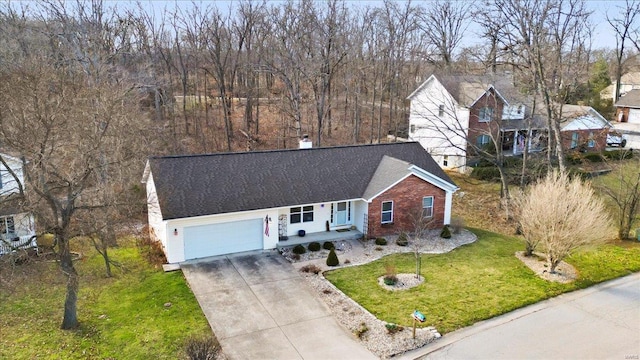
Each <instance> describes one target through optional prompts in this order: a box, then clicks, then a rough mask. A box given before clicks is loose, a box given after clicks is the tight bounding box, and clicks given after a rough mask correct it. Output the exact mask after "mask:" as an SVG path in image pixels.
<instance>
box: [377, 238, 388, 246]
mask: <svg viewBox="0 0 640 360" xmlns="http://www.w3.org/2000/svg"><path fill="white" fill-rule="evenodd" d="M376 245H387V239H385V238H383V237H379V238H376Z"/></svg>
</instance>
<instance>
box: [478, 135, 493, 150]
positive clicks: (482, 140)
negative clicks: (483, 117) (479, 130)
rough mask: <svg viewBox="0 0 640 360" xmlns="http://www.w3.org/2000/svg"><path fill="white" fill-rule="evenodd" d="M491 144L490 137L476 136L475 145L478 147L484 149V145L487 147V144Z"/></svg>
mask: <svg viewBox="0 0 640 360" xmlns="http://www.w3.org/2000/svg"><path fill="white" fill-rule="evenodd" d="M490 142H491V137H489V135H486V134H485V135H480V136H478V138H477V139H476V144H477V145H478V147H480V148H481V147H484V146H485V145H487V144H488V143H490Z"/></svg>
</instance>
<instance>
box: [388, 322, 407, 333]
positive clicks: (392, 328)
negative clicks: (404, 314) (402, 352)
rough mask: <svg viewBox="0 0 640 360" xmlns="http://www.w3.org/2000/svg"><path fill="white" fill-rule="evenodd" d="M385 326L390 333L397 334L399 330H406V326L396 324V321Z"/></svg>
mask: <svg viewBox="0 0 640 360" xmlns="http://www.w3.org/2000/svg"><path fill="white" fill-rule="evenodd" d="M384 327H385V328H387V332H388V333H389V334H395V333H397V332H398V331H402V330H404V328H403V327H402V326H401V325H398V324H394V323H386V324H385V325H384Z"/></svg>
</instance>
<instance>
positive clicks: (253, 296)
mask: <svg viewBox="0 0 640 360" xmlns="http://www.w3.org/2000/svg"><path fill="white" fill-rule="evenodd" d="M181 268H182V271H183V273H184V275H185V277H186V279H187V282H188V283H189V286H190V287H191V290H192V291H193V293H194V294H195V296H196V299H197V300H198V302H199V303H200V307H201V308H202V311H203V312H204V314H205V316H206V318H207V320H208V321H209V323H210V324H211V328H212V329H213V332H214V333H215V335H216V337H217V338H218V340H219V341H220V344H221V345H222V349H223V352H224V354H225V355H226V356H227V358H228V359H376V357H375V356H374V355H373V354H371V353H370V352H369V351H368V350H366V349H365V348H364V347H363V346H362V345H360V344H359V343H358V342H357V341H356V340H355V338H354V335H353V334H350V333H349V332H347V331H346V330H345V329H343V328H342V327H341V326H340V325H339V324H338V323H337V322H336V321H335V319H334V318H333V317H332V316H331V314H330V312H329V309H327V307H326V305H325V304H324V303H323V302H321V301H320V300H318V299H317V298H316V297H315V296H314V295H313V294H312V293H311V291H310V289H308V287H307V284H306V283H305V281H304V279H303V278H302V277H301V276H300V274H299V273H298V272H297V271H296V269H294V267H293V266H292V265H291V264H290V263H289V262H288V261H287V260H286V259H284V258H283V257H282V256H281V255H280V254H278V253H276V252H264V253H263V252H260V253H251V254H240V255H229V256H222V257H216V258H211V259H207V260H204V261H203V260H201V261H195V262H189V263H184V264H181Z"/></svg>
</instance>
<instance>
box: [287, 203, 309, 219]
mask: <svg viewBox="0 0 640 360" xmlns="http://www.w3.org/2000/svg"><path fill="white" fill-rule="evenodd" d="M289 221H290V222H291V223H292V224H297V223H300V222H312V221H313V205H309V206H303V207H300V206H297V207H292V208H291V209H290V210H289Z"/></svg>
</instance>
